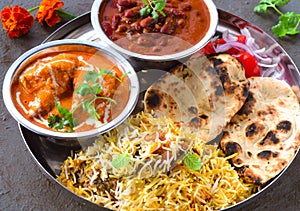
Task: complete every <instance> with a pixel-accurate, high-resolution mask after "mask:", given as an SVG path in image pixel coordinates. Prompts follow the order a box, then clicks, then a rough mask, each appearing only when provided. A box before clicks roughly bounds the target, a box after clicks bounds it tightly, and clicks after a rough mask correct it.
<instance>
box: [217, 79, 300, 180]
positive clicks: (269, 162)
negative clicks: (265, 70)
mask: <svg viewBox="0 0 300 211" xmlns="http://www.w3.org/2000/svg"><path fill="white" fill-rule="evenodd" d="M249 81H250V90H249V96H248V98H247V100H246V102H245V104H244V106H243V107H242V108H241V110H240V111H239V112H238V113H237V114H236V115H235V116H234V117H233V118H232V120H231V121H230V123H229V124H228V126H227V127H226V128H225V130H224V135H223V138H222V140H221V141H220V147H221V148H222V150H223V151H224V152H225V153H226V155H232V154H234V153H238V155H237V156H236V157H234V158H232V159H231V161H232V164H233V165H234V166H235V167H236V168H237V171H238V173H239V174H240V175H241V176H242V177H243V178H244V179H245V181H247V182H250V183H254V184H257V185H261V184H265V183H266V182H267V181H268V180H269V179H271V178H273V177H275V176H276V175H277V174H278V173H280V172H281V171H282V170H283V169H284V168H285V167H286V166H287V165H288V164H289V162H290V161H291V159H292V158H293V156H294V154H295V151H296V150H297V149H298V147H299V144H300V113H299V101H298V99H297V96H296V95H295V94H294V92H293V91H292V89H291V87H290V86H289V85H288V84H287V83H286V82H284V81H279V80H276V79H272V78H263V77H253V78H250V79H249Z"/></svg>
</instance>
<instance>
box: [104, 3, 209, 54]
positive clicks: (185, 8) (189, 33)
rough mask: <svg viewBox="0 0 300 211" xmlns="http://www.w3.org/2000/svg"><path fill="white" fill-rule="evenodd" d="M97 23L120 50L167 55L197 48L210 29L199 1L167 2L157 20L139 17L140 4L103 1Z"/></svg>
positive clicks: (207, 12)
mask: <svg viewBox="0 0 300 211" xmlns="http://www.w3.org/2000/svg"><path fill="white" fill-rule="evenodd" d="M103 4H104V5H103V6H102V7H101V8H100V11H99V20H100V23H101V27H102V29H103V30H104V32H105V34H106V35H107V36H108V37H109V39H111V40H112V41H115V43H116V44H118V45H120V46H121V47H123V48H125V49H127V50H130V51H134V52H136V53H142V54H150V55H166V54H172V53H177V52H179V51H182V50H186V49H187V48H189V47H190V46H192V45H195V44H197V43H198V42H199V41H200V40H201V39H202V38H203V37H204V36H205V34H206V33H207V31H208V29H209V26H210V15H209V11H208V8H207V6H206V4H205V2H204V1H202V0H166V7H165V8H164V10H163V12H164V13H165V14H166V16H163V15H159V18H158V19H157V20H154V19H153V18H152V16H151V15H150V16H147V17H141V15H140V13H139V11H140V9H141V8H142V7H144V6H145V5H144V4H143V2H142V0H105V1H104V3H103Z"/></svg>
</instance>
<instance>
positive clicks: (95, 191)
mask: <svg viewBox="0 0 300 211" xmlns="http://www.w3.org/2000/svg"><path fill="white" fill-rule="evenodd" d="M157 122H160V123H161V124H160V125H159V126H158V123H157ZM163 124H165V125H163ZM157 127H159V128H160V129H162V128H164V129H166V128H167V129H170V128H171V129H172V131H173V132H172V133H174V131H177V129H178V128H177V126H176V124H174V123H172V122H171V121H170V120H166V119H164V120H161V121H157V119H156V118H153V117H152V116H151V115H149V114H146V113H140V114H138V115H137V116H135V117H131V118H129V119H128V120H127V121H126V123H125V124H122V125H121V126H119V127H117V128H116V129H114V130H113V131H111V132H110V133H109V134H108V136H107V137H108V138H107V139H105V140H103V139H101V140H97V141H96V142H95V143H94V144H93V146H90V147H88V148H87V149H86V150H81V151H80V152H77V153H76V154H75V155H74V157H73V158H72V157H68V158H67V159H66V160H65V162H64V164H63V165H62V171H61V174H60V175H59V176H58V177H57V180H58V181H60V182H61V183H62V184H63V185H65V186H66V187H67V188H68V189H70V190H71V191H73V192H74V193H76V194H77V195H79V196H82V197H83V198H86V199H87V200H89V201H91V202H93V203H96V204H99V205H101V206H104V207H107V208H110V209H113V210H219V209H222V208H225V207H228V206H230V205H233V204H235V203H237V202H239V201H242V200H244V199H246V198H248V197H250V196H251V195H252V194H253V193H255V192H257V191H258V189H259V187H258V186H255V185H251V184H246V183H244V182H243V181H242V180H241V179H240V178H239V176H238V174H237V172H236V171H235V170H234V168H233V167H232V166H231V165H230V163H229V162H228V159H230V157H225V156H224V154H223V153H222V152H221V151H220V150H219V149H217V147H216V146H212V145H205V143H204V142H202V141H201V140H199V139H195V140H196V141H195V143H194V147H193V149H192V151H193V152H194V153H195V154H196V155H198V156H199V157H200V158H201V160H202V163H203V166H202V168H201V169H200V170H198V171H194V170H190V169H189V168H188V167H187V166H186V165H185V164H183V163H179V164H178V165H177V166H176V167H175V168H173V169H171V170H170V171H168V172H164V173H160V174H157V175H156V176H154V177H148V178H139V177H130V176H124V175H125V174H124V175H121V176H120V174H118V173H116V172H109V171H108V169H107V168H103V167H104V166H107V165H109V162H110V161H109V159H111V158H110V156H109V155H108V154H109V153H112V151H107V149H111V150H113V151H115V152H118V153H120V152H124V151H126V152H127V153H134V152H136V150H137V146H139V144H137V142H138V141H137V140H135V141H136V142H131V140H130V139H128V140H126V139H124V137H130V135H129V136H122V137H123V138H120V134H131V135H132V134H133V133H132V131H134V133H135V135H138V134H139V133H143V132H147V131H152V129H154V130H157ZM177 132H178V131H177ZM178 134H179V133H177V135H178ZM169 135H170V136H172V135H171V133H170V134H169ZM181 135H182V134H181ZM185 135H187V134H184V135H183V136H185ZM139 142H140V144H141V143H142V142H145V141H144V140H142V139H140V140H139ZM145 152H146V151H145ZM149 152H150V151H149V150H148V153H149ZM148 156H150V155H148ZM231 157H232V156H231ZM105 158H108V160H105ZM133 160H134V159H133ZM130 165H132V163H131V164H129V166H130ZM133 166H134V165H133ZM135 167H136V166H135ZM114 173H116V174H114Z"/></svg>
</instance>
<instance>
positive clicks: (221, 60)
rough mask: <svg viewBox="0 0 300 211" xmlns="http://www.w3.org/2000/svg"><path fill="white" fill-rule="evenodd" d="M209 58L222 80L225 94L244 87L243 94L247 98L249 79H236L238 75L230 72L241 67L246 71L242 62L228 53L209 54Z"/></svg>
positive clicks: (242, 70)
mask: <svg viewBox="0 0 300 211" xmlns="http://www.w3.org/2000/svg"><path fill="white" fill-rule="evenodd" d="M208 58H209V59H210V61H211V65H212V67H213V68H214V69H215V70H216V72H217V74H218V76H219V78H220V80H221V82H222V85H223V89H224V92H225V94H234V93H235V90H236V89H237V88H239V87H242V89H243V93H242V95H241V96H242V97H244V98H246V97H247V96H248V91H249V83H248V81H247V80H243V81H241V80H240V81H236V80H235V79H236V75H233V76H234V77H233V76H232V75H230V74H229V73H233V72H234V71H232V69H239V70H240V71H241V72H244V67H243V66H242V64H241V63H240V62H239V61H238V60H237V59H235V58H234V57H232V56H230V55H229V54H226V53H219V54H213V55H209V56H208ZM241 83H242V84H241ZM241 85H242V86H241ZM240 100H242V99H240Z"/></svg>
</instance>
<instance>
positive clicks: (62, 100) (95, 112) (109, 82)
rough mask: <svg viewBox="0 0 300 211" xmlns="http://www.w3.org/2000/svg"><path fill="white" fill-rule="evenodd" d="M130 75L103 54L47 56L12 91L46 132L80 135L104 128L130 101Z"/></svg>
mask: <svg viewBox="0 0 300 211" xmlns="http://www.w3.org/2000/svg"><path fill="white" fill-rule="evenodd" d="M126 78H127V77H126V75H124V74H123V72H122V71H121V70H120V69H119V67H118V66H116V65H114V64H113V63H112V62H111V61H109V60H108V58H106V57H105V56H103V55H98V54H96V55H95V54H90V53H83V52H76V51H74V52H68V53H59V54H53V55H48V56H47V57H44V58H41V59H38V60H36V61H35V62H33V63H31V64H30V65H29V66H27V67H26V68H25V70H24V71H23V72H22V73H21V75H20V76H19V77H16V79H15V80H14V81H13V84H12V86H11V87H12V88H11V92H12V96H13V101H14V104H15V106H16V107H17V109H18V111H19V112H20V113H21V114H22V115H23V116H24V117H26V118H27V119H29V120H30V121H32V122H33V123H34V124H37V125H39V126H42V127H44V128H47V129H50V128H52V129H54V130H59V131H68V132H74V131H76V132H79V131H86V130H90V129H94V128H97V127H100V126H101V125H103V124H105V123H107V122H109V121H111V120H112V119H113V118H114V117H115V116H117V115H118V114H120V113H121V112H122V110H123V108H124V107H125V105H126V103H127V101H128V95H129V88H128V87H129V86H128V85H129V82H128V80H127V79H126Z"/></svg>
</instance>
